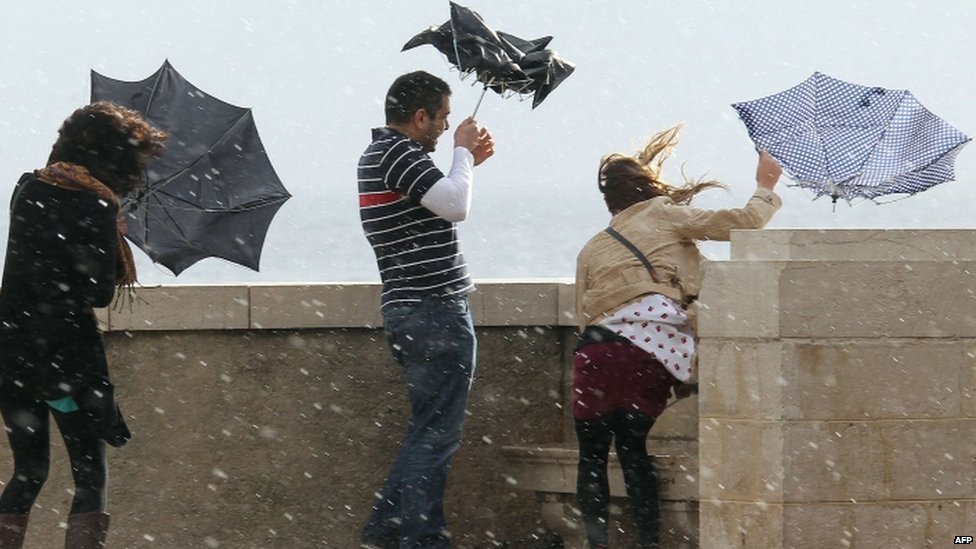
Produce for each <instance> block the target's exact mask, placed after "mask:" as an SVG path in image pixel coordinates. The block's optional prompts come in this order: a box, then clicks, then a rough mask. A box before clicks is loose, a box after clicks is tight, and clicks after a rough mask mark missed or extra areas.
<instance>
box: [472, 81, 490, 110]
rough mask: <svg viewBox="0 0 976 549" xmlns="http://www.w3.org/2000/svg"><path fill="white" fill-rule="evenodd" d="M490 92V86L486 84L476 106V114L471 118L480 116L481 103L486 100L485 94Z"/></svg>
mask: <svg viewBox="0 0 976 549" xmlns="http://www.w3.org/2000/svg"><path fill="white" fill-rule="evenodd" d="M487 92H488V85H487V84H485V87H484V89H482V90H481V97H479V98H478V104H477V105H475V106H474V112H473V113H471V118H474V117H475V116H477V115H478V109H480V108H481V102H482V101H484V99H485V94H486V93H487Z"/></svg>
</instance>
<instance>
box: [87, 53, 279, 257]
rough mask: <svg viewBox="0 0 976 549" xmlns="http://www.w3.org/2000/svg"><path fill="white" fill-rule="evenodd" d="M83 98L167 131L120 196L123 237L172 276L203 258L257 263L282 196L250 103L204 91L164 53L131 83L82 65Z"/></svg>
mask: <svg viewBox="0 0 976 549" xmlns="http://www.w3.org/2000/svg"><path fill="white" fill-rule="evenodd" d="M91 86H92V93H91V100H92V102H95V101H111V102H113V103H116V104H118V105H122V106H124V107H128V108H130V109H133V110H135V111H138V112H140V113H142V114H143V116H144V117H145V118H146V120H148V121H149V122H151V123H152V124H153V125H155V126H156V127H158V128H160V129H161V130H164V131H165V132H167V133H168V134H169V139H168V140H167V141H166V151H165V153H164V154H163V156H162V157H161V158H159V159H156V160H153V161H152V162H151V163H150V164H149V166H148V167H147V177H146V179H147V181H146V185H145V186H144V187H142V188H140V189H137V190H136V191H134V192H133V193H132V194H131V195H129V196H127V197H125V198H124V199H123V201H122V213H123V215H124V216H125V221H126V225H127V226H128V233H127V235H126V236H127V238H128V239H129V240H131V241H132V242H133V243H134V244H135V245H136V246H138V247H139V248H140V249H142V250H143V251H144V252H146V254H147V255H149V257H150V258H151V259H152V260H153V261H154V262H156V263H159V264H161V265H163V266H164V267H166V268H168V269H169V270H170V271H172V272H173V274H176V275H178V274H180V273H181V272H182V271H183V270H184V269H186V268H187V267H189V266H190V265H193V264H194V263H196V262H197V261H200V260H201V259H204V258H207V257H219V258H222V259H225V260H227V261H231V262H233V263H238V264H240V265H244V266H245V267H249V268H251V269H254V270H255V271H256V270H258V266H259V263H260V258H261V248H262V246H263V245H264V238H265V236H266V234H267V232H268V227H269V225H270V224H271V220H272V218H273V217H274V215H275V213H277V211H278V209H279V208H280V207H281V206H282V205H283V204H284V203H285V201H286V200H288V199H289V198H290V197H291V195H290V194H289V193H288V191H287V190H285V187H284V185H282V183H281V180H280V179H278V176H277V174H275V171H274V168H273V167H272V166H271V161H270V160H269V159H268V155H267V154H266V153H265V150H264V145H262V143H261V138H260V136H258V130H257V127H256V126H255V124H254V118H253V116H252V114H251V110H250V109H246V108H242V107H236V106H234V105H230V104H228V103H225V102H223V101H221V100H219V99H217V98H215V97H212V96H210V95H208V94H206V93H204V92H202V91H200V90H199V89H198V88H196V87H195V86H193V85H192V84H190V83H189V82H187V81H186V79H184V78H183V77H182V76H181V75H180V74H179V73H177V72H176V69H174V68H173V66H172V65H170V63H169V61H166V62H164V63H163V66H162V67H161V68H160V69H159V70H158V71H156V73H155V74H153V75H152V76H150V77H149V78H146V79H145V80H141V81H138V82H126V81H121V80H114V79H112V78H108V77H105V76H102V75H100V74H98V73H96V72H95V71H92V73H91Z"/></svg>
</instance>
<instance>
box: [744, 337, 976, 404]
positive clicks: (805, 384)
mask: <svg viewBox="0 0 976 549" xmlns="http://www.w3.org/2000/svg"><path fill="white" fill-rule="evenodd" d="M972 346H973V344H972V342H970V341H959V340H944V339H899V340H877V339H857V340H845V341H844V342H843V344H842V345H838V344H837V343H834V342H810V343H807V342H796V343H793V342H787V343H784V344H783V357H782V360H783V372H782V374H781V375H782V377H783V380H784V386H783V387H781V388H780V389H782V392H786V393H788V394H789V395H790V398H791V401H792V402H793V403H794V404H795V405H794V406H790V407H788V408H787V410H786V411H787V414H786V416H787V417H788V418H792V419H822V420H840V419H850V420H854V421H859V420H865V419H885V418H890V419H899V420H903V419H906V418H941V417H962V416H965V415H966V413H967V410H968V411H969V412H970V413H971V411H972V405H971V404H972V403H971V402H970V401H971V399H967V400H966V401H965V404H966V405H965V406H964V398H965V395H967V394H971V391H970V388H971V387H973V385H971V384H969V383H967V380H966V376H967V375H969V374H970V373H971V372H972V369H973V358H972V357H970V356H968V353H969V351H970V349H971V348H972ZM772 359H773V357H769V358H767V360H770V361H771V360H772ZM763 394H764V395H769V396H771V397H774V396H775V393H769V392H765V391H764V393H763Z"/></svg>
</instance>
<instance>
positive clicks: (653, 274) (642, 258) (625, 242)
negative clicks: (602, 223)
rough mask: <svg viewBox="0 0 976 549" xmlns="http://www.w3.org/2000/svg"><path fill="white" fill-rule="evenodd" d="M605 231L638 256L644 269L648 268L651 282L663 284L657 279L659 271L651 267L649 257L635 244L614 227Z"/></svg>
mask: <svg viewBox="0 0 976 549" xmlns="http://www.w3.org/2000/svg"><path fill="white" fill-rule="evenodd" d="M604 231H606V233H607V234H609V235H610V236H612V237H614V238H616V239H617V241H618V242H620V243H621V244H623V245H624V246H626V247H627V249H628V250H630V251H631V252H632V253H633V254H634V255H635V256H637V259H639V260H640V262H641V263H643V264H644V267H647V272H648V273H650V274H651V280H653V281H654V282H656V283H658V284H660V283H661V281H660V280H659V279H658V277H657V271H655V270H654V266H653V265H651V262H650V261H648V259H647V256H645V255H644V254H643V253H641V251H640V250H638V249H637V246H634V243H633V242H631V241H630V240H627V237H625V236H624V235H622V234H620V233H618V232H617V231H616V230H615V229H614V228H613V227H607V228H606V229H604Z"/></svg>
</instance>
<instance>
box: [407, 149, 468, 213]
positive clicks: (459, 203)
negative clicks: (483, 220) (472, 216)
mask: <svg viewBox="0 0 976 549" xmlns="http://www.w3.org/2000/svg"><path fill="white" fill-rule="evenodd" d="M473 183H474V156H473V155H472V154H471V151H469V150H468V149H466V148H464V147H455V148H454V162H453V163H452V164H451V169H450V171H448V172H447V175H446V176H445V177H443V178H441V180H440V181H438V182H437V183H434V184H433V185H432V186H431V187H430V189H428V190H427V192H426V193H424V196H423V198H421V199H420V205H421V206H423V207H425V208H427V209H428V210H430V211H432V212H434V214H436V215H437V217H440V218H441V219H443V220H445V221H450V222H452V223H457V222H459V221H464V220H465V219H467V217H468V212H469V211H470V210H471V188H472V186H473Z"/></svg>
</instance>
